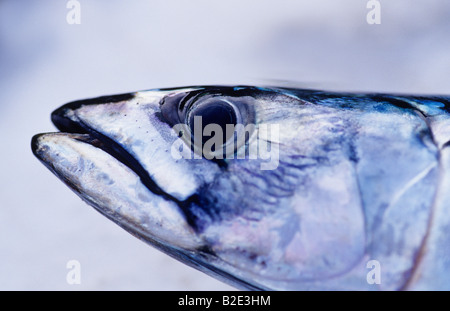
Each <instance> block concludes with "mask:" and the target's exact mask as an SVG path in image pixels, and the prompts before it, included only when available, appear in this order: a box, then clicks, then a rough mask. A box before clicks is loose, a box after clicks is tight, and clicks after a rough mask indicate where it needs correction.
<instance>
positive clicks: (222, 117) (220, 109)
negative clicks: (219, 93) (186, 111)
mask: <svg viewBox="0 0 450 311" xmlns="http://www.w3.org/2000/svg"><path fill="white" fill-rule="evenodd" d="M195 117H201V129H200V128H198V126H200V124H196V122H195V119H194V118H195ZM197 120H198V119H197ZM236 123H237V119H236V114H235V112H234V109H233V107H231V106H230V105H228V104H226V103H221V102H217V103H211V104H207V105H203V106H201V107H198V108H197V109H195V110H194V111H193V112H192V113H191V115H190V119H189V124H190V127H191V131H192V132H193V133H194V134H195V133H198V131H200V130H201V136H202V144H204V143H205V142H206V141H207V140H208V139H210V138H211V137H213V136H214V135H218V134H220V133H214V132H213V133H212V135H205V134H204V129H205V127H206V126H207V125H208V124H216V125H218V127H220V128H221V129H222V143H225V142H227V141H228V139H230V138H231V137H232V136H233V134H234V131H230V130H229V131H227V127H226V125H227V124H231V125H233V126H235V125H236ZM195 130H197V131H195ZM195 139H196V138H194V141H195ZM215 147H218V146H215ZM214 149H215V148H214ZM212 151H215V150H212Z"/></svg>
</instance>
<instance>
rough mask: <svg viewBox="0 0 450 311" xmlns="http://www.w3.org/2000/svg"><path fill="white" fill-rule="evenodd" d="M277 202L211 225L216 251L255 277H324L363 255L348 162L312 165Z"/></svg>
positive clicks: (353, 181)
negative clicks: (258, 213) (291, 191)
mask: <svg viewBox="0 0 450 311" xmlns="http://www.w3.org/2000/svg"><path fill="white" fill-rule="evenodd" d="M277 205H278V208H277V209H275V210H271V211H270V212H267V213H266V214H265V215H264V217H259V218H258V219H256V218H253V219H251V218H248V217H245V216H239V217H236V218H234V219H229V220H227V221H226V222H223V223H222V224H221V225H220V226H216V227H215V228H214V229H210V232H209V233H210V234H209V236H208V240H209V241H213V242H214V243H213V242H211V243H210V244H212V245H213V246H212V249H213V250H214V252H215V253H216V254H217V256H218V257H220V258H221V259H222V260H224V261H225V262H227V263H228V264H230V265H232V266H233V267H235V268H237V269H238V270H239V271H240V272H241V273H243V274H248V275H250V276H249V277H252V278H256V279H258V278H262V280H260V282H264V280H267V279H269V280H276V281H295V282H298V281H300V282H309V281H316V280H324V279H328V278H332V277H335V276H338V275H341V274H344V273H346V272H348V271H350V270H351V269H352V268H353V267H355V266H356V265H357V263H358V262H360V260H361V259H362V258H363V256H364V252H365V236H364V233H365V227H364V214H363V209H362V206H361V200H360V198H359V195H358V185H357V182H356V178H355V172H354V167H353V165H352V164H351V162H350V161H345V160H343V161H341V162H338V163H335V164H334V165H331V166H324V167H321V168H320V169H311V174H310V176H309V179H308V182H307V184H306V185H302V187H301V190H300V187H299V188H298V189H297V191H296V192H295V193H294V194H293V195H292V196H289V197H284V198H282V199H280V201H279V202H278V204H277Z"/></svg>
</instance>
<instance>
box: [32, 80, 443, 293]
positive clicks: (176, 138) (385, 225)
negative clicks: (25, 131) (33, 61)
mask: <svg viewBox="0 0 450 311" xmlns="http://www.w3.org/2000/svg"><path fill="white" fill-rule="evenodd" d="M449 109H450V101H449V98H448V97H442V96H402V95H387V94H347V93H331V92H322V91H312V90H301V89H285V88H276V87H273V88H270V87H264V88H262V87H252V86H235V87H228V86H198V87H186V88H174V89H155V90H149V91H142V92H135V93H130V94H122V95H115V96H106V97H100V98H95V99H90V100H82V101H76V102H72V103H69V104H66V105H64V106H62V107H61V108H59V109H57V110H56V111H54V112H53V114H52V120H53V122H54V123H55V125H56V126H57V127H58V129H59V130H60V131H61V132H58V133H47V134H39V135H36V136H35V137H34V138H33V140H32V149H33V152H34V154H35V155H36V156H37V157H38V158H39V159H40V160H41V161H42V162H43V164H44V165H46V166H47V167H48V168H49V169H50V170H51V171H52V172H53V173H54V174H56V176H58V177H59V178H60V179H61V180H62V181H63V182H65V183H66V184H67V185H68V186H69V187H70V188H71V189H72V190H74V192H75V193H76V194H78V195H79V196H80V197H81V198H82V199H83V200H84V201H85V202H87V203H88V204H89V205H91V206H93V207H94V208H95V209H97V210H98V211H99V212H101V213H102V214H103V215H105V216H106V217H107V218H109V219H111V220H112V221H114V222H115V223H117V224H118V225H120V226H121V227H123V228H124V229H125V230H127V231H129V232H130V233H132V234H133V235H135V236H136V237H138V238H140V239H142V240H144V241H145V242H147V243H149V244H151V245H152V246H154V247H156V248H158V249H160V250H161V251H163V252H165V253H167V254H168V255H170V256H173V257H175V258H176V259H178V260H180V261H182V262H184V263H186V264H188V265H190V266H193V267H195V268H197V269H199V270H201V271H203V272H205V273H208V274H210V275H211V276H213V277H216V278H219V279H221V280H223V281H225V282H228V283H230V284H232V285H234V286H237V287H239V288H246V289H263V290H264V289H269V290H402V289H413V290H415V289H431V290H433V289H450V280H449V279H450V277H449V275H450V273H449V272H450V271H449V269H450V248H448V247H447V246H448V245H449V242H450V241H449V238H450V231H449V229H448V228H450V226H449V225H450V213H449V211H448V209H449V204H450V203H448V202H450V198H449V196H450V194H449V192H448V191H447V189H449V187H450V175H449V172H450V168H449V165H450V158H449V151H448V146H449V145H450V143H449V141H450V121H449V119H448V113H449ZM196 117H201V120H202V122H203V123H202V125H201V126H200V127H198V128H197V127H196V126H195V122H193V120H195V119H196ZM209 125H210V126H209ZM217 125H223V126H219V127H217ZM227 125H233V126H234V127H235V128H234V129H235V130H234V131H232V133H233V134H229V133H228V134H227V133H226V127H227ZM208 126H209V128H208ZM246 126H248V127H246ZM224 128H225V129H224ZM196 130H201V131H200V134H199V135H200V136H198V135H197V136H196V135H195V133H194V132H195V131H196ZM199 138H202V139H200V141H201V142H200V143H198V142H199ZM220 138H224V139H222V140H221V139H220ZM221 143H223V144H222V146H220V145H221ZM373 267H375V268H376V273H377V274H380V275H375V276H373V273H374V271H375V270H374V269H375V268H373ZM371 280H375V281H371ZM377 280H378V281H377ZM380 280H381V281H380Z"/></svg>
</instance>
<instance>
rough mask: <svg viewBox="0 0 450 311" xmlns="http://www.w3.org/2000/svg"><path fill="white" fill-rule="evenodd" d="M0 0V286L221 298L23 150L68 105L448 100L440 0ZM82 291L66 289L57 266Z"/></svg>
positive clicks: (449, 9) (444, 13)
mask: <svg viewBox="0 0 450 311" xmlns="http://www.w3.org/2000/svg"><path fill="white" fill-rule="evenodd" d="M380 2H381V24H380V25H369V24H367V22H366V15H367V13H368V12H369V10H368V9H367V8H366V4H367V1H366V0H346V1H343V0H340V1H335V0H327V1H325V0H310V1H301V0H290V1H289V0H276V1H275V0H273V1H269V0H251V1H250V0H244V1H243V0H239V1H237V0H226V1H223V0H221V1H212V0H201V1H200V0H190V1H186V0H184V1H183V0H177V1H174V0H164V1H162V0H161V1H154V0H148V1H140V0H133V1H111V0H109V1H92V0H90V1H89V0H80V3H81V24H80V25H69V24H68V23H67V22H66V15H67V13H68V12H69V10H68V9H67V8H66V3H67V2H66V1H64V0H55V1H50V0H48V1H45V2H44V1H23V0H22V1H12V0H9V1H8V0H6V1H5V0H4V1H0V148H1V153H0V290H222V289H231V287H228V286H227V285H225V284H223V283H221V282H218V281H216V280H214V279H212V278H210V277H208V276H206V275H204V274H202V273H200V272H197V271H196V270H193V269H192V268H189V267H186V266H184V265H183V264H181V263H178V262H176V261H174V260H173V259H171V258H169V257H168V256H166V255H164V254H162V253H160V252H158V251H156V250H154V249H153V248H152V247H150V246H148V245H146V244H144V243H142V242H141V241H139V240H137V239H135V238H134V237H132V236H131V235H129V234H128V233H126V232H125V231H123V230H122V229H120V228H119V227H118V226H116V225H115V224H113V223H112V222H110V221H109V220H107V219H106V218H104V217H103V216H101V215H100V214H99V213H97V212H95V211H94V210H93V209H92V208H91V207H89V206H87V205H86V204H84V203H83V202H82V201H81V200H80V199H79V198H78V197H77V196H76V195H75V194H73V193H72V192H71V191H70V190H69V189H68V188H67V187H66V186H65V185H63V184H62V183H61V182H60V181H59V180H58V179H57V178H56V177H55V176H53V175H52V174H51V173H50V172H49V171H48V170H47V169H46V168H45V167H44V166H43V165H41V164H40V163H39V161H38V160H37V159H35V158H34V156H33V155H32V153H31V150H30V139H31V137H32V136H33V135H34V134H36V133H40V132H48V131H54V130H55V128H54V127H53V126H52V124H51V122H50V113H51V111H53V110H54V109H55V108H57V107H58V106H60V105H62V104H64V103H66V102H68V101H72V100H76V99H82V98H89V97H94V96H100V95H109V94H116V93H123V92H130V91H137V90H144V89H149V88H159V87H172V86H183V85H195V84H220V83H222V84H242V83H245V84H259V85H261V84H262V85H268V84H273V83H276V84H284V85H297V86H300V87H308V88H320V89H329V90H348V91H384V92H396V93H438V94H450V18H449V17H450V2H449V1H446V0H440V1H438V0H431V1H430V0H428V1H414V2H413V1H410V0H389V1H386V0H384V1H383V0H381V1H380ZM71 259H76V260H78V261H79V262H80V263H81V284H80V285H68V284H67V283H66V274H67V272H68V270H67V269H66V263H67V261H69V260H71Z"/></svg>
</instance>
